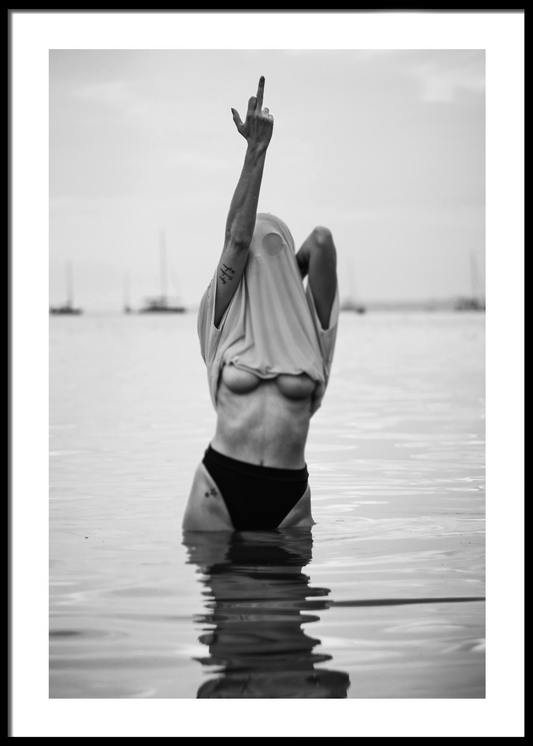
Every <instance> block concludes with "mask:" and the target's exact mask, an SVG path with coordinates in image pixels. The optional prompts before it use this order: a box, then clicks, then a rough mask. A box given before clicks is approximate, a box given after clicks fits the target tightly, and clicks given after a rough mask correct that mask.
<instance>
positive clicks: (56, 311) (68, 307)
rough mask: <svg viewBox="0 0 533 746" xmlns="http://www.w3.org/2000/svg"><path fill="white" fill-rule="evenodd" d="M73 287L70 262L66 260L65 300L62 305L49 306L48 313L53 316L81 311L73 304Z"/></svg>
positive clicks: (74, 314)
mask: <svg viewBox="0 0 533 746" xmlns="http://www.w3.org/2000/svg"><path fill="white" fill-rule="evenodd" d="M73 287H74V284H73V281H72V264H71V263H70V262H67V300H66V302H65V303H64V304H63V305H62V306H50V314H52V315H53V316H60V315H63V316H79V315H80V314H81V313H83V311H82V309H81V308H76V307H75V306H74V292H73Z"/></svg>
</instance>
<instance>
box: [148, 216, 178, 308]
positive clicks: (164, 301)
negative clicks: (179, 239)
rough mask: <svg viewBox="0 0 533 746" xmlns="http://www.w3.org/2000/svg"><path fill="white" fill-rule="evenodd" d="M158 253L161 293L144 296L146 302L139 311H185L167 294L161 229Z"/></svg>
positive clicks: (164, 248)
mask: <svg viewBox="0 0 533 746" xmlns="http://www.w3.org/2000/svg"><path fill="white" fill-rule="evenodd" d="M159 254H160V263H161V264H160V266H161V295H157V296H154V297H151V298H146V304H145V306H143V308H141V309H140V310H139V313H185V311H186V309H185V307H184V306H182V305H181V304H179V303H178V304H172V303H171V302H170V301H169V298H168V296H167V252H166V243H165V233H164V231H161V233H160V239H159Z"/></svg>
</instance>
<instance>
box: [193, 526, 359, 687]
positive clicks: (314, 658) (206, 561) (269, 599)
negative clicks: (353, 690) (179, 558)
mask: <svg viewBox="0 0 533 746" xmlns="http://www.w3.org/2000/svg"><path fill="white" fill-rule="evenodd" d="M183 543H184V545H185V546H186V547H187V549H188V553H189V563H190V564H196V565H198V567H199V570H200V572H201V573H202V578H201V580H200V582H201V583H202V585H204V586H205V591H204V595H205V596H206V604H205V606H206V609H207V613H206V614H204V615H201V616H200V617H197V618H196V620H197V621H199V622H201V623H203V624H206V625H209V626H208V627H207V628H204V634H203V635H202V636H201V637H200V638H199V639H200V642H202V643H203V644H204V645H207V647H208V649H209V654H208V655H206V656H205V657H203V658H199V659H197V660H199V662H200V663H202V665H204V666H209V667H214V671H213V672H214V673H216V674H218V677H217V678H214V679H210V680H209V681H207V682H206V683H205V684H202V686H201V687H200V688H199V690H198V694H197V698H199V699H222V698H242V699H244V698H265V699H273V698H276V699H284V698H320V699H322V698H337V699H342V698H345V697H346V693H347V690H348V687H349V686H350V679H349V677H348V675H347V674H345V673H342V672H340V671H330V670H327V669H324V668H315V664H317V663H323V662H325V661H328V660H331V656H330V655H324V654H319V653H313V649H314V648H315V647H316V646H317V645H319V644H320V640H317V639H315V638H312V637H309V636H308V635H307V634H305V632H304V630H303V629H302V625H303V624H304V623H308V622H314V621H317V620H318V619H319V617H318V616H316V615H313V614H309V613H307V612H311V611H318V610H320V609H326V608H328V602H327V601H326V600H325V597H326V596H327V595H328V593H329V589H327V588H311V587H310V586H309V577H308V576H307V575H304V573H303V572H302V568H303V567H304V566H305V565H307V564H308V563H309V562H310V560H311V557H312V534H311V530H310V529H308V528H306V529H291V530H276V531H264V532H262V531H254V532H241V533H231V532H227V533H226V532H216V533H200V532H187V531H186V532H184V534H183Z"/></svg>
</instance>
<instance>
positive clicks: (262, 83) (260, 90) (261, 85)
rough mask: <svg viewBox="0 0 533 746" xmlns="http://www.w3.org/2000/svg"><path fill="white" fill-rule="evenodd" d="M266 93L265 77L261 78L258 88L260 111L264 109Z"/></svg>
mask: <svg viewBox="0 0 533 746" xmlns="http://www.w3.org/2000/svg"><path fill="white" fill-rule="evenodd" d="M264 91H265V78H264V76H263V75H261V77H260V78H259V85H258V86H257V97H256V98H257V108H258V109H259V111H261V109H262V108H263V93H264Z"/></svg>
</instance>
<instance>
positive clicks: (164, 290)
mask: <svg viewBox="0 0 533 746" xmlns="http://www.w3.org/2000/svg"><path fill="white" fill-rule="evenodd" d="M159 251H160V260H161V298H162V299H163V300H166V297H167V253H166V242H165V231H163V230H162V231H160V234H159Z"/></svg>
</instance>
